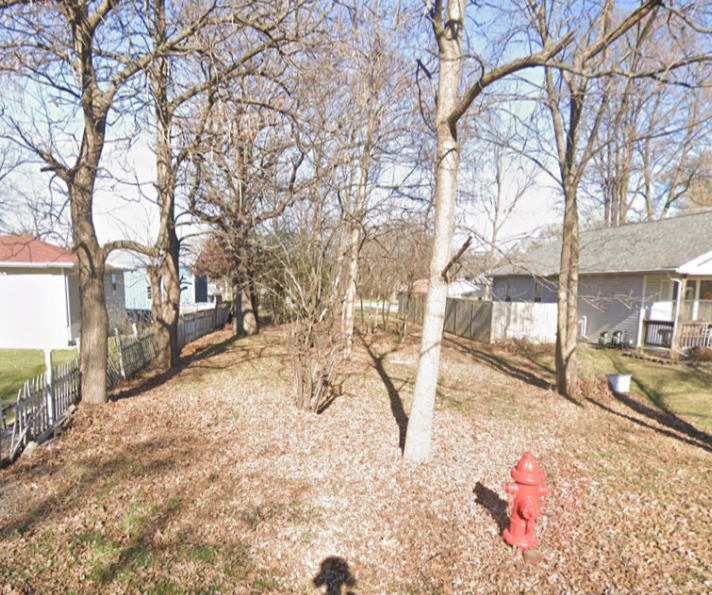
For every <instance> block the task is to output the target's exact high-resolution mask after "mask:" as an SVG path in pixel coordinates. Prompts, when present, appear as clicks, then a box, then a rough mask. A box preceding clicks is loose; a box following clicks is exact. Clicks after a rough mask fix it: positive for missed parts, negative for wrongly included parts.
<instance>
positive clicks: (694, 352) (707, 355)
mask: <svg viewBox="0 0 712 595" xmlns="http://www.w3.org/2000/svg"><path fill="white" fill-rule="evenodd" d="M687 357H688V359H689V361H691V362H712V349H710V348H709V347H691V348H690V349H689V350H688V351H687Z"/></svg>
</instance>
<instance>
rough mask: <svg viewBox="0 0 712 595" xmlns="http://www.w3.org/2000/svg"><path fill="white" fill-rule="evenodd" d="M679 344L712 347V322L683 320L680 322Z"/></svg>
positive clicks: (686, 346) (684, 347)
mask: <svg viewBox="0 0 712 595" xmlns="http://www.w3.org/2000/svg"><path fill="white" fill-rule="evenodd" d="M680 346H681V347H682V348H683V349H688V348H690V347H710V348H712V322H683V323H682V324H680Z"/></svg>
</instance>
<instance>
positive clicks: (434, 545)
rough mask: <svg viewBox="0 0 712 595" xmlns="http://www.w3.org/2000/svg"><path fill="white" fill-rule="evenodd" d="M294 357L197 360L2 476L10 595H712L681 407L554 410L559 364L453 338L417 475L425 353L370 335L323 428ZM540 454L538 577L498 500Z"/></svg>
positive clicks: (85, 413) (274, 336) (248, 346)
mask: <svg viewBox="0 0 712 595" xmlns="http://www.w3.org/2000/svg"><path fill="white" fill-rule="evenodd" d="M285 343H286V342H285V340H284V333H283V331H282V330H280V329H274V328H273V329H267V330H266V331H265V332H263V333H261V334H260V335H259V336H256V337H250V338H245V339H239V340H235V339H234V338H233V337H231V336H230V335H229V333H227V332H223V333H215V334H214V335H212V336H209V337H206V338H204V339H202V340H200V341H197V342H196V343H195V344H192V345H191V346H190V347H189V348H188V349H187V350H186V354H185V358H184V360H183V362H182V366H181V368H180V369H179V370H176V371H175V372H173V373H171V374H169V375H168V376H166V377H162V378H161V377H157V378H144V379H138V380H135V381H133V382H132V383H130V384H128V385H125V386H123V387H120V388H118V389H117V390H116V392H115V393H114V396H115V397H116V398H117V400H116V401H114V402H112V403H110V404H107V405H104V406H93V407H92V406H87V405H82V406H80V408H79V410H78V412H77V413H76V414H75V416H74V417H73V418H72V421H71V423H70V426H69V428H68V430H67V431H66V432H64V433H63V434H62V435H61V436H60V437H59V438H58V439H56V440H54V441H52V442H49V443H46V444H44V445H42V446H40V447H39V448H38V449H37V450H36V451H35V453H34V454H33V455H32V456H31V457H29V458H24V459H20V460H19V461H17V462H16V463H15V464H13V465H12V466H10V467H7V468H5V469H2V470H0V542H1V547H0V585H3V586H4V588H5V589H6V590H8V592H17V593H24V592H35V593H50V592H51V593H54V592H83V593H127V592H128V593H134V592H156V593H196V592H222V593H264V592H273V593H304V594H307V593H325V592H326V593H327V594H330V595H331V594H335V593H343V592H346V591H351V592H353V593H360V594H364V595H365V594H370V593H404V594H420V593H423V594H426V593H427V594H433V593H442V594H449V593H458V594H459V593H522V592H527V593H530V592H534V593H562V592H576V593H604V592H614V593H662V592H664V593H708V592H710V591H711V590H712V551H710V548H709V543H710V541H711V540H712V479H711V478H710V476H709V473H708V472H706V470H708V469H709V468H710V464H711V463H712V438H710V435H709V433H708V432H706V431H704V430H703V429H702V428H701V427H698V426H697V425H696V422H695V421H693V420H692V419H690V418H687V417H686V416H685V414H684V413H683V412H680V411H675V410H674V407H675V401H674V399H672V397H671V396H670V397H665V396H664V395H663V396H662V397H661V398H662V399H663V400H664V399H666V398H667V399H669V401H668V402H664V401H663V404H664V405H665V407H666V408H669V410H668V409H665V408H663V407H660V406H658V405H657V404H656V403H655V402H654V401H652V400H650V399H648V401H647V402H644V401H642V399H643V398H646V399H647V397H643V396H642V395H641V396H640V399H638V398H635V399H634V400H632V401H629V400H621V399H618V398H616V397H615V396H613V395H611V394H610V393H609V392H608V391H607V390H605V386H602V385H601V383H600V382H595V381H587V382H588V384H587V385H586V387H587V389H586V391H585V392H584V397H583V398H582V399H581V400H579V401H577V402H571V401H569V400H566V399H562V398H561V397H559V396H557V395H556V394H555V393H554V392H553V391H552V390H551V389H550V385H549V382H550V379H551V372H550V371H547V367H548V366H549V363H548V357H549V355H548V354H547V353H546V352H543V351H541V350H531V351H526V350H524V351H522V350H521V349H519V350H514V349H509V350H506V349H501V348H497V349H493V348H490V347H486V346H482V345H479V344H476V343H472V342H469V341H466V340H462V339H457V338H452V337H447V338H446V339H445V341H444V344H443V351H442V365H441V372H440V382H439V389H438V397H437V401H436V412H435V421H434V430H433V440H434V443H433V458H432V461H431V462H430V463H428V464H426V465H420V466H416V465H412V464H409V463H407V462H404V461H403V459H402V456H401V449H400V444H402V442H403V438H404V434H405V431H406V427H407V416H408V412H409V410H410V404H411V397H412V389H413V383H414V379H415V367H416V362H417V356H418V345H419V337H418V336H417V335H415V334H413V335H411V336H409V337H407V338H406V339H405V340H404V341H402V342H399V341H397V340H395V336H394V335H392V334H385V333H381V334H378V333H376V334H368V335H359V336H358V337H357V341H356V345H355V349H354V358H353V360H352V361H351V362H350V363H348V364H344V365H343V366H342V367H341V369H340V378H341V380H342V381H343V394H342V396H341V397H339V398H338V399H337V400H336V401H334V403H333V404H332V405H331V406H330V407H329V408H328V409H326V411H325V412H323V413H322V414H321V415H318V416H317V415H313V414H307V413H303V412H300V411H297V410H296V409H295V408H294V407H293V405H292V400H291V394H292V377H291V371H290V365H291V359H290V357H289V353H288V352H287V349H286V347H285ZM599 355H601V354H598V353H595V354H593V355H592V356H591V357H592V359H591V361H592V362H595V361H597V358H598V357H599ZM616 355H617V354H615V353H613V354H611V355H610V357H614V358H615V357H616ZM588 357H589V354H585V355H584V356H583V360H584V361H583V364H582V367H584V366H585V365H587V364H586V362H587V361H588V359H587V358H588ZM606 357H609V356H608V355H607V356H606ZM602 361H603V363H604V364H605V365H606V366H607V365H608V363H607V362H606V361H605V360H602ZM623 363H627V362H625V361H624V362H623ZM646 365H647V364H646ZM656 369H657V368H656ZM659 373H660V374H661V376H660V377H659V378H658V379H657V380H656V381H655V382H659V383H662V384H663V385H665V386H667V385H668V384H669V383H672V384H674V383H675V382H677V381H678V379H677V378H676V375H678V374H681V373H686V371H683V370H681V369H679V368H672V367H664V368H661V369H660V371H659ZM641 378H642V376H641ZM671 379H672V380H671ZM666 394H667V393H666ZM641 405H644V406H645V407H641ZM669 416H673V417H674V419H672V418H670V417H669ZM673 421H674V422H675V423H672V422H673ZM526 450H532V451H533V452H534V453H535V455H536V456H537V458H538V460H539V462H540V464H541V466H542V469H543V470H544V471H545V472H546V473H547V483H548V485H549V486H550V487H551V494H550V495H549V496H548V498H547V500H546V502H545V503H544V505H543V510H544V515H543V516H542V517H541V518H540V519H539V521H538V522H537V533H538V535H539V536H540V538H541V544H540V546H539V548H538V551H539V554H540V556H541V561H540V563H539V565H538V566H531V565H528V564H525V563H524V562H523V560H522V556H521V554H520V553H519V552H517V551H516V550H513V549H512V548H510V547H509V546H507V545H506V544H505V543H504V541H503V539H502V537H501V533H502V530H503V529H504V527H506V525H507V516H506V513H507V500H506V494H505V493H504V490H503V484H504V483H505V482H507V481H509V479H510V477H509V470H510V468H511V467H512V466H513V465H514V464H515V463H516V462H517V461H518V459H519V458H520V457H521V455H522V454H523V453H524V452H525V451H526Z"/></svg>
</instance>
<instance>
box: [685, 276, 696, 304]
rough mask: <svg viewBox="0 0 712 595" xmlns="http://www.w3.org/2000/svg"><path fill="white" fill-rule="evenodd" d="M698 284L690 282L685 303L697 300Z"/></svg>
mask: <svg viewBox="0 0 712 595" xmlns="http://www.w3.org/2000/svg"><path fill="white" fill-rule="evenodd" d="M696 285H697V283H695V282H691V281H688V282H687V285H685V301H686V302H689V301H692V300H694V299H695V289H696Z"/></svg>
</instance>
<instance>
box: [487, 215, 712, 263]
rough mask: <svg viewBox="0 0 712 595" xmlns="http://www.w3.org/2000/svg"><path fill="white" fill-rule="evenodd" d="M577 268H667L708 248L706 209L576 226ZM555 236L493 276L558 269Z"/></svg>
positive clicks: (711, 239) (711, 234) (711, 231)
mask: <svg viewBox="0 0 712 595" xmlns="http://www.w3.org/2000/svg"><path fill="white" fill-rule="evenodd" d="M580 246H581V252H580V258H581V262H580V272H581V273H629V272H649V271H672V270H675V269H677V268H679V267H681V266H682V265H684V264H686V263H688V262H690V261H692V260H694V259H695V258H697V257H699V256H702V255H703V254H707V253H709V252H712V211H706V212H703V213H695V214H690V215H683V216H680V217H674V218H671V219H663V220H662V221H649V222H642V223H631V224H628V225H623V226H621V227H605V228H601V229H594V230H591V231H584V232H581V237H580ZM560 254H561V240H557V241H553V242H550V243H548V244H545V245H543V246H540V247H539V248H534V249H533V250H530V251H529V252H527V253H526V254H523V255H521V256H519V257H516V258H513V259H512V260H511V262H510V263H508V264H506V265H504V266H501V267H499V268H498V269H497V270H496V271H494V272H493V273H492V276H493V277H502V276H508V275H536V276H542V277H548V276H551V275H557V274H558V273H559V260H560Z"/></svg>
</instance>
